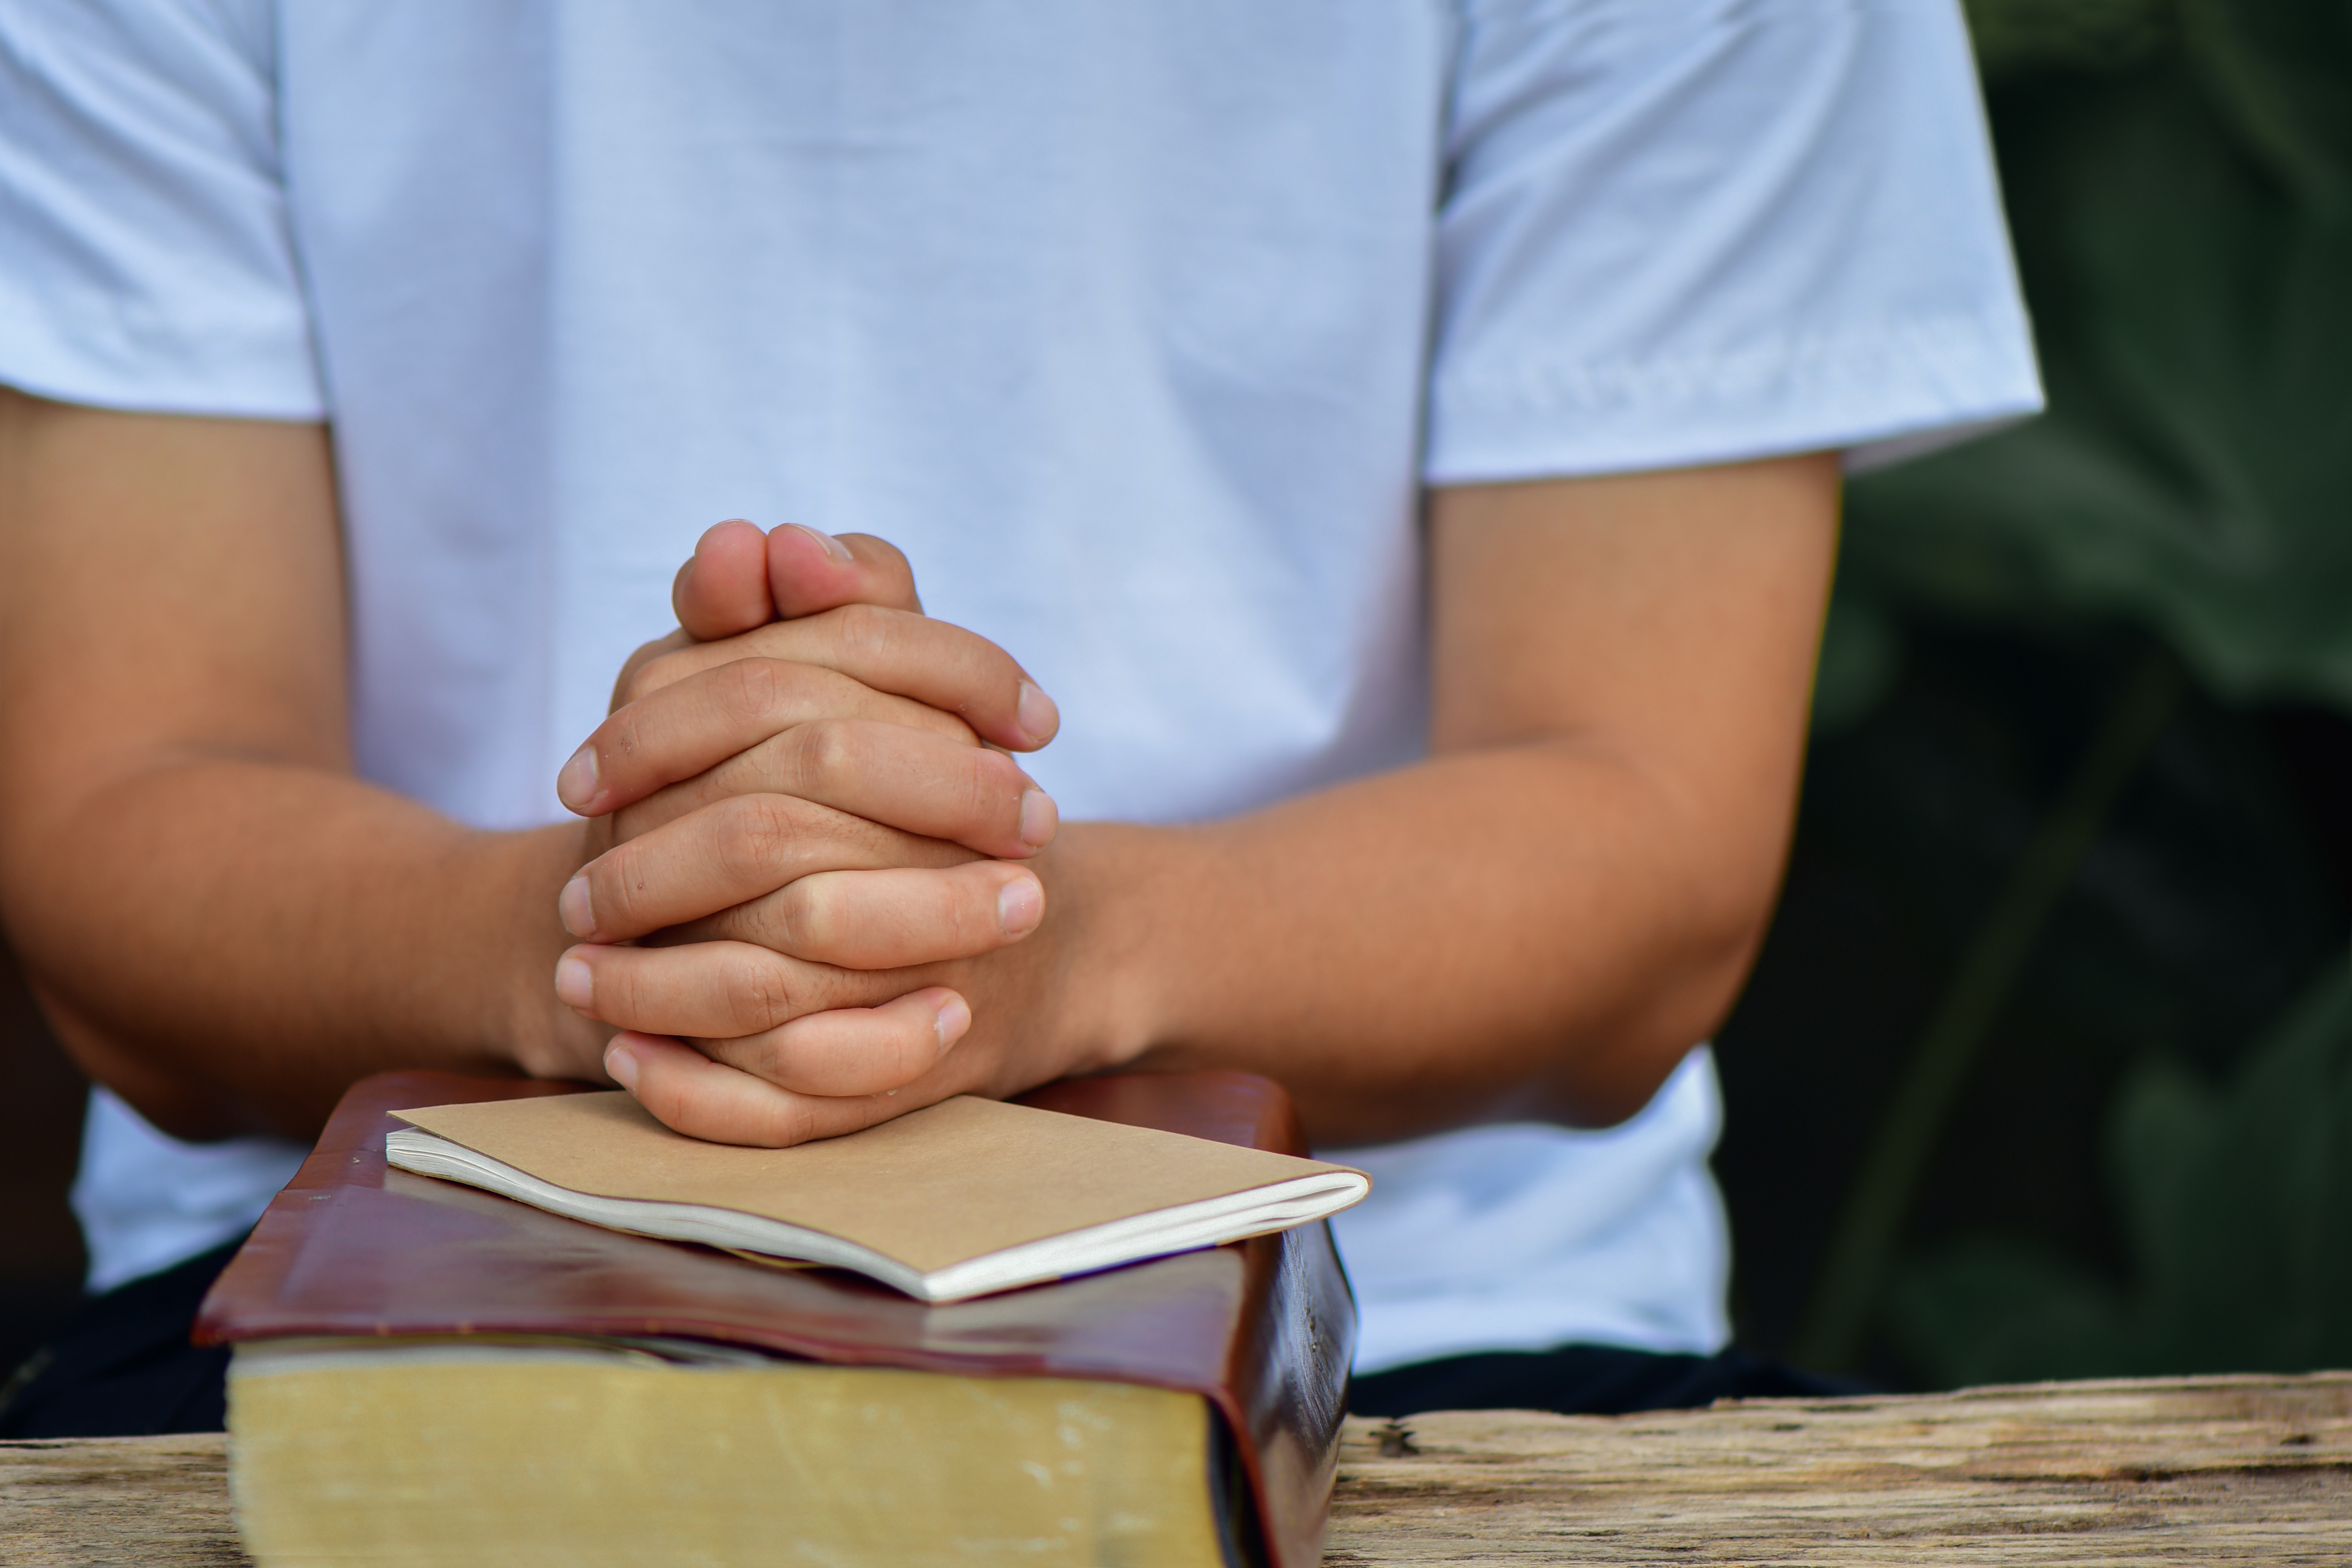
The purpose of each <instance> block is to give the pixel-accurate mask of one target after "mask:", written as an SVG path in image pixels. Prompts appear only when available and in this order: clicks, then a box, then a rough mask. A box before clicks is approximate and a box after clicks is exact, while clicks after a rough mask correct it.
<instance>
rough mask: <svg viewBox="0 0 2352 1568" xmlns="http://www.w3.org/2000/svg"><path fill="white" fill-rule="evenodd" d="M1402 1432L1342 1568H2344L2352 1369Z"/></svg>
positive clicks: (1368, 1485) (1364, 1430) (1348, 1491)
mask: <svg viewBox="0 0 2352 1568" xmlns="http://www.w3.org/2000/svg"><path fill="white" fill-rule="evenodd" d="M1402 1426H1404V1427H1405V1428H1407V1429H1408V1430H1409V1431H1410V1433H1411V1437H1410V1439H1409V1440H1408V1442H1407V1443H1400V1442H1398V1441H1397V1440H1396V1438H1395V1437H1394V1436H1393V1435H1391V1436H1389V1438H1388V1441H1387V1442H1386V1444H1385V1445H1383V1444H1382V1442H1381V1440H1380V1439H1381V1426H1379V1425H1377V1424H1373V1423H1367V1422H1363V1421H1351V1422H1350V1423H1349V1430H1348V1433H1347V1435H1346V1438H1345V1440H1344V1446H1343V1447H1342V1449H1341V1452H1340V1461H1339V1491H1338V1495H1337V1497H1336V1498H1335V1499H1334V1509H1333V1519H1332V1524H1331V1533H1330V1537H1329V1541H1328V1546H1327V1548H1326V1552H1325V1556H1324V1561H1325V1562H1326V1563H1329V1564H1333V1565H1335V1568H1336V1565H1339V1564H1349V1565H1353V1564H1360V1563H1361V1564H1372V1563H1379V1564H1404V1563H1498V1564H1500V1563H1513V1564H1516V1563H1661V1562H1672V1563H1808V1564H1810V1563H1869V1564H1877V1563H1927V1562H1933V1563H1939V1564H1949V1565H1950V1568H1963V1565H1971V1568H1972V1565H1978V1564H1982V1565H1986V1568H1990V1565H1993V1564H2000V1565H2003V1568H2007V1565H2010V1564H2042V1563H2068V1564H2090V1563H2148V1562H2151V1561H2155V1562H2165V1561H2173V1560H2178V1561H2182V1562H2189V1561H2194V1562H2198V1563H2257V1562H2259V1563H2343V1562H2346V1561H2347V1560H2352V1374H2346V1373H2327V1374H2320V1375H2316V1376H2312V1377H2239V1378H2200V1379H2189V1380H2168V1381H2160V1382H2116V1383H2076V1384H2042V1385H2035V1386H2031V1387H2022V1388H1996V1389H1978V1390H1972V1391H1969V1392H1965V1393H1961V1394H1934V1395H1915V1396H1909V1397H1902V1398H1887V1399H1849V1400H1824V1401H1818V1402H1812V1401H1798V1400H1756V1401H1751V1402H1748V1403H1746V1404H1737V1405H1735V1404H1726V1405H1719V1406H1717V1408H1715V1409H1712V1410H1705V1411H1688V1412H1677V1413H1673V1414H1661V1415H1629V1416H1622V1417H1617V1418H1613V1419H1612V1418H1606V1417H1595V1416H1586V1417H1563V1416H1557V1415H1525V1414H1518V1413H1510V1412H1492V1413H1488V1412H1460V1413H1453V1414H1446V1415H1425V1416H1419V1417H1413V1418H1410V1419H1408V1420H1406V1421H1405V1422H1403V1423H1402ZM1384 1446H1385V1447H1387V1448H1388V1449H1390V1450H1391V1452H1392V1453H1393V1457H1390V1456H1389V1455H1384V1454H1383V1453H1382V1448H1383V1447H1384ZM1408 1446H1409V1447H1412V1448H1414V1449H1417V1450H1418V1452H1415V1453H1409V1454H1408V1453H1394V1451H1395V1450H1398V1449H1400V1448H1402V1447H1408Z"/></svg>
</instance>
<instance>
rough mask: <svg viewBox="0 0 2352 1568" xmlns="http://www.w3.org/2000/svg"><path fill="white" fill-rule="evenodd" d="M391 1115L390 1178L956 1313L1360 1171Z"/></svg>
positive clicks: (1177, 1242)
mask: <svg viewBox="0 0 2352 1568" xmlns="http://www.w3.org/2000/svg"><path fill="white" fill-rule="evenodd" d="M394 1115H395V1116H397V1117H399V1119H400V1120H401V1121H405V1122H407V1123H408V1126H407V1127H406V1128H405V1129H404V1130H402V1131H396V1132H393V1133H389V1134H387V1135H386V1136H385V1139H384V1155H385V1158H386V1159H387V1160H389V1161H390V1162H391V1163H393V1164H394V1165H396V1166H398V1167H399V1168H400V1169H402V1170H404V1171H414V1172H415V1173H418V1174H420V1175H426V1176H439V1177H442V1178H444V1179H445V1180H448V1181H457V1182H464V1183H466V1184H468V1185H471V1186H477V1187H480V1188H482V1189H483V1190H484V1191H486V1192H493V1193H497V1194H499V1195H500V1196H501V1197H509V1198H513V1199H515V1200H517V1201H518V1202H521V1203H527V1204H531V1205H535V1206H537V1207H540V1208H543V1209H546V1210H548V1211H550V1212H551V1213H553V1214H560V1215H565V1216H567V1217H569V1218H572V1219H579V1220H586V1221H588V1222H589V1223H590V1224H592V1225H602V1226H611V1227H612V1228H613V1229H615V1230H627V1231H635V1232H636V1233H637V1234H638V1235H641V1236H654V1237H662V1238H664V1239H666V1240H669V1241H698V1242H702V1243H704V1244H706V1245H708V1246H712V1247H724V1248H726V1249H728V1250H729V1251H732V1252H742V1253H752V1254H757V1255H760V1256H762V1257H767V1258H787V1259H793V1260H797V1261H803V1262H811V1263H822V1264H827V1265H830V1266H832V1267H834V1268H850V1269H855V1270H856V1272H858V1273H860V1274H863V1275H866V1277H867V1278H869V1279H879V1280H881V1281H882V1282H883V1283H884V1284H886V1285H889V1286H893V1287H895V1288H896V1289H900V1290H903V1291H905V1292H906V1293H907V1294H908V1295H909V1296H916V1297H919V1298H920V1299H922V1300H926V1301H960V1300H966V1299H968V1298H970V1297H973V1296H982V1295H987V1294H990V1293H992V1292H993V1291H998V1290H1010V1289H1016V1288H1018V1287H1020V1286H1024V1285H1034V1284H1036V1283H1038V1282H1039V1281H1041V1280H1046V1279H1063V1278H1065V1277H1066V1276H1070V1275H1076V1274H1091V1273H1093V1272H1095V1271H1096V1270H1097V1269H1102V1268H1116V1267H1117V1266H1118V1265H1119V1264H1122V1263H1133V1262H1136V1261H1138V1260H1139V1259H1142V1258H1159V1257H1162V1256H1165V1255H1166V1254H1169V1253H1173V1252H1189V1251H1191V1250H1192V1249H1193V1248H1194V1247H1216V1246H1221V1245H1223V1243H1225V1242H1229V1241H1242V1240H1245V1239H1247V1238H1248V1237H1253V1236H1263V1235H1265V1234H1266V1233H1267V1232H1269V1231H1276V1230H1287V1229H1289V1228H1290V1227H1291V1226H1296V1225H1305V1224H1307V1222H1309V1221H1310V1220H1318V1219H1321V1218H1323V1217H1325V1216H1326V1215H1331V1214H1334V1213H1337V1212H1338V1211H1339V1210H1340V1209H1343V1208H1346V1207H1347V1206H1348V1205H1350V1204H1353V1203H1356V1202H1358V1201H1360V1199H1361V1198H1362V1197H1363V1196H1364V1194H1366V1193H1367V1192H1369V1191H1370V1187H1371V1183H1370V1178H1368V1177H1367V1176H1365V1175H1364V1173H1362V1172H1360V1171H1354V1170H1350V1169H1349V1168H1348V1167H1347V1166H1344V1165H1333V1164H1329V1163H1325V1162H1323V1161H1320V1160H1304V1159H1300V1158H1299V1157H1297V1155H1294V1154H1285V1153H1280V1152H1276V1151H1274V1150H1271V1149H1252V1148H1245V1147H1241V1146H1237V1145H1234V1144H1231V1143H1223V1142H1216V1141H1215V1140H1213V1139H1206V1138H1194V1137H1191V1136H1188V1135H1186V1134H1184V1133H1181V1132H1171V1131H1164V1130H1161V1129H1158V1128H1151V1127H1134V1126H1129V1125H1127V1124H1126V1123H1123V1122H1117V1121H1101V1120H1099V1119H1097V1118H1095V1117H1090V1116H1072V1115H1069V1114H1067V1113H1066V1112H1062V1111H1055V1110H1045V1109H1043V1108H1041V1107H1038V1106H1032V1105H1013V1104H1008V1103H1005V1102H1003V1101H1001V1100H980V1099H975V1098H973V1097H972V1096H970V1095H958V1096H956V1097H954V1098H953V1099H950V1100H942V1101H940V1103H939V1104H937V1105H929V1106H926V1107H924V1108H923V1109H922V1110H916V1111H911V1112H909V1113H908V1114H907V1115H905V1116H901V1117H898V1118H897V1119H896V1120H894V1121H885V1122H883V1123H882V1124H880V1125H879V1126H876V1127H869V1128H867V1129H866V1130H865V1131H862V1132H854V1133H851V1134H849V1135H848V1136H847V1137H843V1138H827V1139H823V1140H820V1141H818V1142H811V1143H802V1144H798V1145H795V1146H794V1147H793V1148H789V1149H751V1148H743V1147H740V1146H739V1145H735V1144H730V1143H709V1142H703V1141H702V1140H700V1139H698V1138H688V1137H686V1136H683V1135H682V1134H680V1133H677V1132H674V1131H670V1129H668V1128H667V1127H665V1126H663V1125H662V1124H661V1123H660V1122H658V1121H655V1120H654V1118H653V1116H652V1114H651V1113H650V1112H648V1111H647V1110H646V1108H645V1107H644V1106H642V1105H640V1104H638V1103H637V1102H636V1100H635V1099H633V1098H631V1097H630V1096H628V1095H626V1094H623V1093H621V1092H620V1091H618V1090H617V1089H615V1090H608V1091H606V1092H604V1093H601V1094H564V1095H554V1096H551V1097H546V1098H542V1099H538V1100H488V1101H477V1102H475V1103H473V1104H468V1105H435V1106H427V1107H423V1108H420V1109H416V1110H399V1111H395V1112H394Z"/></svg>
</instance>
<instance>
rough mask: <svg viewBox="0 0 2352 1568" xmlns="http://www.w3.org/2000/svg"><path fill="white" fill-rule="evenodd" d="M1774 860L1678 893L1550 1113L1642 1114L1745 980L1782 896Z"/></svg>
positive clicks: (1597, 1124) (1608, 1122) (1708, 1034)
mask: <svg viewBox="0 0 2352 1568" xmlns="http://www.w3.org/2000/svg"><path fill="white" fill-rule="evenodd" d="M1778 873H1779V867H1778V863H1777V859H1776V862H1775V864H1774V866H1773V868H1772V874H1771V875H1770V876H1769V877H1751V878H1747V879H1740V878H1730V879H1721V878H1718V879H1714V881H1713V882H1712V884H1711V885H1710V886H1709V887H1707V888H1706V889H1704V890H1703V891H1699V892H1696V893H1694V894H1693V895H1691V896H1689V897H1686V898H1685V899H1682V900H1677V901H1676V905H1677V910H1678V918H1676V919H1675V920H1673V921H1670V922H1667V926H1666V929H1664V930H1662V931H1660V932H1659V933H1658V938H1659V940H1658V941H1657V942H1656V945H1655V947H1654V949H1653V958H1652V962H1651V963H1645V964H1638V965H1633V966H1630V967H1631V968H1632V969H1633V971H1635V972H1637V973H1638V975H1639V978H1638V979H1636V980H1634V981H1633V983H1632V984H1628V986H1627V987H1626V988H1625V991H1624V992H1623V994H1621V995H1620V997H1619V998H1618V1006H1617V1008H1616V1009H1615V1010H1614V1011H1613V1016H1610V1017H1608V1018H1606V1019H1604V1020H1598V1021H1596V1022H1597V1024H1598V1026H1597V1027H1594V1028H1592V1029H1591V1031H1590V1032H1589V1033H1587V1034H1586V1035H1585V1040H1584V1044H1585V1048H1584V1049H1582V1050H1580V1051H1578V1052H1576V1053H1574V1055H1575V1057H1576V1058H1577V1059H1576V1061H1575V1063H1574V1066H1573V1068H1572V1070H1571V1071H1570V1073H1569V1074H1568V1075H1566V1079H1565V1080H1564V1081H1563V1082H1561V1083H1560V1084H1559V1086H1558V1087H1559V1089H1560V1090H1562V1091H1564V1092H1563V1094H1562V1099H1561V1102H1560V1103H1559V1105H1558V1106H1557V1108H1556V1110H1555V1114H1556V1115H1558V1117H1559V1120H1561V1121H1566V1122H1567V1123H1568V1124H1569V1125H1570V1126H1574V1127H1586V1128H1604V1127H1613V1126H1616V1125H1618V1124H1619V1123H1621V1122H1623V1121H1629V1120H1631V1119H1632V1118H1633V1117H1634V1116H1635V1115H1637V1114H1639V1113H1640V1112H1641V1110H1642V1109H1643V1107H1644V1106H1646V1105H1648V1104H1649V1103H1650V1101H1651V1100H1652V1099H1653V1098H1654V1097H1655V1095H1656V1094H1657V1092H1658V1090H1659V1089H1660V1088H1661V1087H1662V1086H1663V1085H1664V1083H1665V1081H1666V1079H1667V1078H1668V1077H1669V1076H1671V1075H1672V1074H1673V1072H1674V1070H1675V1068H1677V1067H1679V1066H1680V1065H1681V1064H1682V1061H1683V1059H1684V1058H1685V1057H1687V1056H1689V1055H1690V1053H1691V1052H1692V1051H1693V1050H1694V1049H1696V1047H1699V1046H1701V1045H1704V1044H1706V1042H1707V1041H1709V1040H1710V1039H1712V1038H1713V1037H1714V1036H1715V1034H1716V1032H1717V1030H1718V1029H1720V1028H1721V1027H1722V1026H1723V1023H1724V1021H1725V1020H1726V1019H1727V1018H1728V1017H1729V1016H1731V1010H1732V1007H1733V1005H1735V1004H1736V1003H1738V1000H1739V994H1740V993H1741V991H1742V990H1744V989H1745V988H1746V986H1747V984H1748V973H1749V972H1750V971H1751V970H1752V969H1753V968H1754V967H1755V963H1756V956H1757V953H1758V952H1759V951H1760V950H1761V949H1762V947H1763V944H1764V935H1765V932H1766V931H1767V930H1768V929H1769V927H1770V925H1771V921H1772V913H1773V910H1774V908H1775V907H1776V905H1777V903H1778V901H1779V891H1780V879H1779V874H1778Z"/></svg>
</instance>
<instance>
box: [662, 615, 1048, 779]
mask: <svg viewBox="0 0 2352 1568" xmlns="http://www.w3.org/2000/svg"><path fill="white" fill-rule="evenodd" d="M754 657H758V658H783V659H793V660H797V661H800V662H802V663H805V664H814V665H822V666H823V667H824V668H827V669H832V670H838V671H839V672H840V673H842V674H844V675H846V676H848V677H850V678H851V679H854V680H858V681H861V682H863V683H864V684H866V685H867V686H869V687H872V688H873V689H876V690H877V691H889V692H895V693H897V694H898V696H901V697H908V698H912V699H914V700H916V701H918V702H920V703H923V704H925V705H927V706H929V707H932V708H937V709H939V710H941V711H943V712H948V713H953V714H955V715H956V716H957V717H959V718H961V720H963V721H964V722H965V723H967V724H969V725H971V728H972V729H973V730H974V731H977V732H978V733H979V735H980V736H981V738H982V739H983V740H986V741H991V742H994V743H995V744H997V745H1000V746H1003V747H1004V748H1005V749H1006V750H1008V751H1014V752H1034V751H1035V750H1036V749H1037V748H1038V747H1040V746H1042V745H1044V744H1045V742H1048V741H1050V740H1052V739H1053V738H1054V733H1055V731H1056V730H1058V729H1059V728H1060V727H1061V722H1062V720H1061V713H1060V710H1058V709H1056V708H1055V706H1054V700H1053V699H1052V698H1050V697H1048V696H1046V695H1045V692H1043V691H1041V690H1039V689H1038V688H1037V683H1036V682H1035V681H1034V680H1032V679H1030V678H1029V674H1028V672H1027V671H1026V670H1024V669H1023V668H1021V666H1020V665H1018V664H1016V663H1014V662H1013V658H1012V656H1011V655H1010V654H1007V653H1006V652H1005V651H1004V650H1003V648H1001V647H997V646H996V645H995V644H994V643H992V642H990V641H989V640H988V639H987V638H986V637H981V636H979V635H978V634H976V633H973V632H968V631H966V630H964V629H963V628H962V627H961V626H950V625H949V624H948V623H947V622H945V621H935V620H931V619H929V617H928V616H919V615H917V614H915V613H914V612H913V611H911V610H895V609H884V608H881V607H879V606H877V605H842V606H841V607H840V608H838V609H832V610H825V611H823V612H821V613H819V614H816V615H812V616H804V617H803V618H802V619H799V620H792V621H773V622H771V623H769V624H768V625H767V626H760V627H758V628H756V629H754V630H752V631H749V632H746V633H744V634H743V635H742V636H741V637H730V638H728V639H727V640H726V641H724V642H717V643H705V644H698V645H695V646H692V647H679V648H677V649H675V650H673V651H670V652H667V653H665V654H664V655H662V656H661V657H660V658H655V659H651V660H649V661H647V662H646V663H645V664H643V665H641V666H639V667H638V668H636V669H635V671H633V672H632V676H631V685H630V689H629V695H630V697H631V698H632V699H635V698H641V697H644V696H645V695H646V694H647V693H649V692H652V691H655V690H657V689H660V688H661V687H663V686H666V685H667V684H669V683H670V682H672V681H677V680H683V679H688V678H689V677H691V676H694V675H696V674H698V673H700V672H701V671H703V670H707V669H709V668H712V667H714V666H717V665H721V664H725V663H726V662H728V661H729V660H730V659H741V658H754Z"/></svg>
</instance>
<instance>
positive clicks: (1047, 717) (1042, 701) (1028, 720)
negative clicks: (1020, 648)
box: [1013, 680, 1062, 746]
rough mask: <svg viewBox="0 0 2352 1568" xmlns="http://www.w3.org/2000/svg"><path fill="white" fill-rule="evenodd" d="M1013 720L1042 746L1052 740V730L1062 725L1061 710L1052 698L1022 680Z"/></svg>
mask: <svg viewBox="0 0 2352 1568" xmlns="http://www.w3.org/2000/svg"><path fill="white" fill-rule="evenodd" d="M1013 722H1014V723H1016V724H1018V725H1020V726H1021V732H1022V733H1023V734H1024V735H1026V736H1028V737H1029V739H1030V740H1031V741H1033V742H1035V743H1036V744H1038V745H1040V746H1042V745H1044V744H1045V742H1048V741H1050V740H1052V739H1053V738H1054V732H1055V731H1057V730H1059V729H1060V728H1061V727H1062V710H1060V709H1059V708H1056V707H1055V706H1054V700H1053V699H1052V698H1050V697H1048V696H1046V695H1045V693H1044V692H1042V691H1040V690H1038V689H1036V688H1035V687H1034V686H1032V685H1031V684H1030V683H1029V682H1027V681H1025V680H1024V681H1023V682H1022V683H1021V701H1020V703H1019V705H1018V706H1017V707H1015V708H1014V710H1013Z"/></svg>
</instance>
